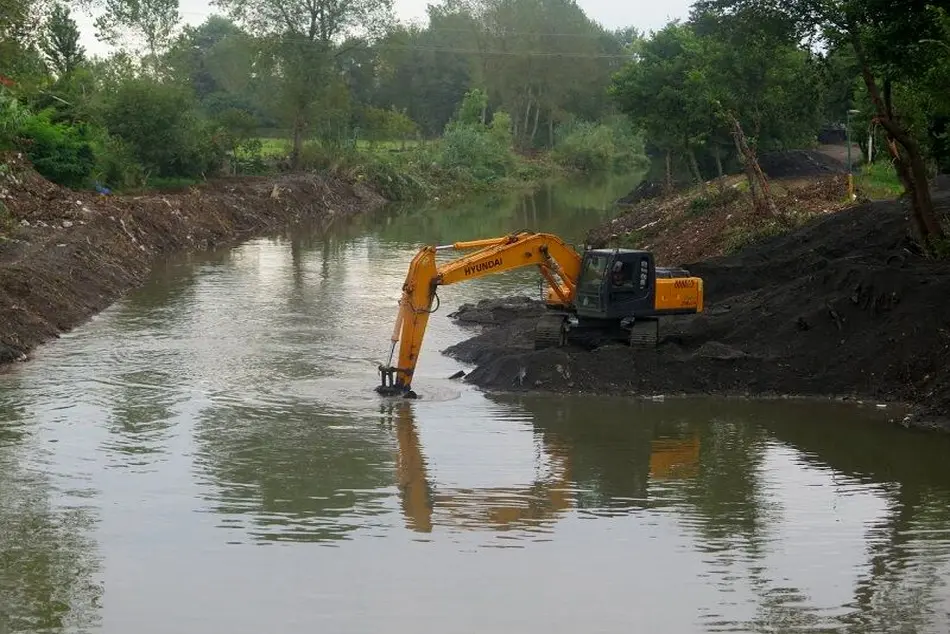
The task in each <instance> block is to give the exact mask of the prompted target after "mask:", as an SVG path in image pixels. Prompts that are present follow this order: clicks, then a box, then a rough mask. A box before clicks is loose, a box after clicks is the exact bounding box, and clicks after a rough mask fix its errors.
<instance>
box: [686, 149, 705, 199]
mask: <svg viewBox="0 0 950 634" xmlns="http://www.w3.org/2000/svg"><path fill="white" fill-rule="evenodd" d="M686 157H687V158H688V159H689V167H690V169H691V170H692V172H693V178H694V179H696V184H697V185H699V186H700V187H701V188H702V190H703V193H706V181H705V180H703V174H702V172H700V171H699V161H697V160H696V152H694V151H693V148H689V149H688V150H686Z"/></svg>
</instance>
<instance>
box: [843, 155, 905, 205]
mask: <svg viewBox="0 0 950 634" xmlns="http://www.w3.org/2000/svg"><path fill="white" fill-rule="evenodd" d="M855 187H856V189H857V191H858V192H859V194H860V195H862V196H867V197H868V198H870V199H872V200H888V199H894V198H897V197H898V196H900V195H901V194H902V193H903V192H904V186H903V185H902V184H901V181H900V179H899V178H898V177H897V171H896V170H895V169H894V164H893V163H892V162H891V161H879V162H875V163H868V164H865V165H862V166H861V169H860V170H859V172H858V174H857V175H856V177H855Z"/></svg>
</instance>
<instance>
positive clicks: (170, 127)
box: [103, 79, 227, 177]
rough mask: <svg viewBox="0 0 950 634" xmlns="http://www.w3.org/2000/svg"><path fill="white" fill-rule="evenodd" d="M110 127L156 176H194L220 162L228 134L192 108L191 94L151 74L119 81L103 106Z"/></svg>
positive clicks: (207, 171)
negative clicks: (224, 133) (149, 76)
mask: <svg viewBox="0 0 950 634" xmlns="http://www.w3.org/2000/svg"><path fill="white" fill-rule="evenodd" d="M103 116H104V120H105V122H106V125H107V126H108V129H109V132H110V133H111V134H114V135H116V136H118V137H119V138H121V139H122V141H123V142H124V143H125V144H126V145H127V146H128V148H129V149H130V150H131V151H132V152H133V153H134V155H135V156H136V157H137V159H138V161H139V162H141V163H142V165H143V166H144V167H145V169H146V170H148V171H149V172H151V173H153V174H154V175H156V176H159V177H197V176H204V175H207V174H208V173H209V172H211V171H214V170H217V169H218V168H219V167H220V166H221V165H223V163H224V160H225V156H226V143H227V140H226V138H225V137H224V135H223V134H219V133H218V126H216V125H215V124H213V123H212V122H209V121H206V120H204V119H202V118H201V117H200V116H198V114H197V108H196V104H195V102H194V99H193V98H192V96H191V94H190V93H189V92H188V91H187V90H185V89H184V88H181V87H179V86H175V85H169V84H162V83H160V82H157V81H154V80H151V79H130V80H126V81H124V82H122V83H121V84H120V85H119V87H118V88H117V90H116V92H115V94H114V95H113V96H112V99H110V101H109V103H108V104H107V105H106V106H105V108H104V112H103Z"/></svg>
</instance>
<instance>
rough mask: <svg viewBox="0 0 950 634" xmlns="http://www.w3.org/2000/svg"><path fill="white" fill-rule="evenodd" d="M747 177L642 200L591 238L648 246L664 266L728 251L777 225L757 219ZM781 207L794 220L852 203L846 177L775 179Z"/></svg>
mask: <svg viewBox="0 0 950 634" xmlns="http://www.w3.org/2000/svg"><path fill="white" fill-rule="evenodd" d="M745 182H746V181H745V177H743V176H731V177H727V178H724V179H721V180H718V181H714V182H712V183H709V184H708V185H707V186H706V188H705V190H704V189H703V188H699V187H694V188H693V189H690V190H686V191H681V192H680V193H678V194H675V195H673V196H669V197H660V198H652V199H649V200H642V201H641V202H640V203H639V204H638V205H637V206H636V207H632V208H630V209H628V210H627V211H626V213H623V214H622V215H620V216H618V217H617V218H615V219H613V220H612V221H611V222H609V223H607V224H605V225H601V226H599V227H595V228H594V229H592V230H591V231H590V232H589V233H588V235H587V238H586V243H587V244H589V245H591V246H593V247H605V246H619V247H628V248H637V249H647V250H650V251H652V252H653V253H654V254H656V257H657V261H658V262H659V264H660V265H662V266H679V265H682V264H684V263H686V262H694V261H697V260H701V259H704V258H708V257H713V256H718V255H723V254H725V253H728V252H731V251H733V250H735V249H737V248H739V247H741V246H742V245H743V244H745V243H747V242H749V241H752V240H754V239H757V238H758V237H760V236H761V235H763V234H765V235H767V234H768V232H769V231H770V230H772V229H775V228H776V225H775V223H774V222H770V221H768V219H763V218H761V217H756V216H755V214H754V211H753V208H752V202H751V199H750V196H749V194H748V192H746V191H745V190H744V185H745ZM771 188H772V195H773V197H774V199H775V203H776V205H777V206H778V208H779V209H780V210H781V211H783V212H784V213H787V214H788V215H789V217H790V218H792V219H793V221H794V222H801V221H802V220H804V219H808V218H811V217H813V216H815V215H822V214H828V213H832V212H836V211H838V210H840V209H843V208H845V207H846V206H847V200H846V199H847V191H848V189H847V181H846V180H845V177H844V176H840V175H839V176H826V177H823V178H817V179H815V178H810V179H785V180H782V181H773V182H772V183H771Z"/></svg>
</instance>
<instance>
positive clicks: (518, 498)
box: [390, 403, 572, 533]
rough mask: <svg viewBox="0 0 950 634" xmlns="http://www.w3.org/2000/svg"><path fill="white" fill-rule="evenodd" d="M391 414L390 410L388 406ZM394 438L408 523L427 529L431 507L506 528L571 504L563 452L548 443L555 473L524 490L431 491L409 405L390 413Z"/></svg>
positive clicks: (472, 522)
mask: <svg viewBox="0 0 950 634" xmlns="http://www.w3.org/2000/svg"><path fill="white" fill-rule="evenodd" d="M390 411H391V412H392V410H390ZM392 413H393V414H395V416H394V420H393V422H394V424H395V428H396V429H395V432H396V438H397V442H398V458H397V471H398V474H399V489H400V492H401V495H400V498H401V503H402V512H403V516H404V517H405V519H406V523H407V525H408V527H409V528H410V529H411V530H413V531H416V532H420V533H429V532H432V527H433V517H432V515H433V512H434V510H435V507H436V506H438V507H440V508H441V509H443V510H445V511H448V512H449V513H450V514H451V516H452V518H453V519H454V520H455V521H456V522H457V523H458V524H460V525H468V526H471V527H478V528H494V529H499V530H500V529H506V528H511V527H513V526H518V525H523V524H524V523H535V522H538V521H542V520H546V519H554V518H556V517H557V516H558V515H560V514H561V513H562V512H564V511H566V510H567V509H569V508H570V506H571V503H572V494H571V486H570V482H571V470H570V465H569V463H568V458H567V451H566V450H564V449H563V448H559V447H553V446H549V447H546V450H545V453H546V454H547V455H548V457H549V458H551V460H552V463H553V465H552V466H553V467H554V473H552V474H551V477H550V478H549V479H545V480H542V481H538V482H535V483H533V484H532V485H531V486H529V487H526V488H524V489H517V490H515V489H484V490H480V491H479V490H475V491H472V490H464V491H461V490H456V491H453V490H447V491H444V492H442V493H440V494H435V493H434V492H433V490H432V487H431V485H430V483H429V480H428V475H427V473H426V464H425V459H424V458H423V456H422V449H421V446H420V442H419V434H418V432H417V431H416V426H415V423H414V422H413V420H412V412H411V410H410V408H409V407H408V404H407V403H403V404H402V405H401V407H398V409H397V411H395V412H392Z"/></svg>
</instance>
